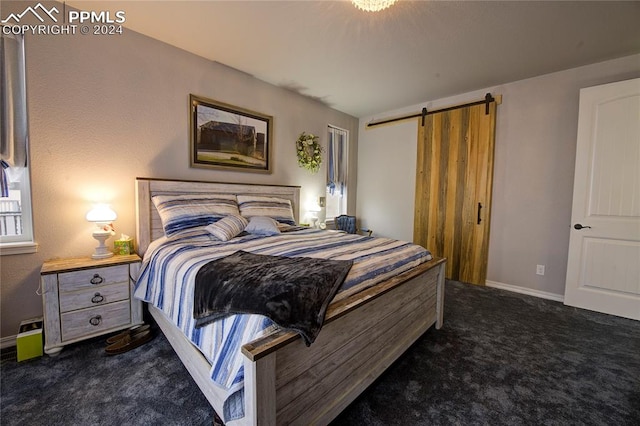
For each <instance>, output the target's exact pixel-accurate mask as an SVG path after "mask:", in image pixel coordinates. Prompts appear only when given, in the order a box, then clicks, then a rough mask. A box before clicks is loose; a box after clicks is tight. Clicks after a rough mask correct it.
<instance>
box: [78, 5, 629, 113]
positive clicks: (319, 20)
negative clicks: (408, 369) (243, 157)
mask: <svg viewBox="0 0 640 426" xmlns="http://www.w3.org/2000/svg"><path fill="white" fill-rule="evenodd" d="M67 5H70V6H72V7H76V8H78V9H82V10H88V11H91V10H93V11H99V10H105V11H114V12H115V11H116V10H124V11H125V13H126V23H125V27H127V28H129V29H131V30H134V31H137V32H140V33H142V34H146V35H148V36H150V37H153V38H155V39H158V40H161V41H164V42H166V43H168V44H171V45H174V46H177V47H179V48H182V49H184V50H187V51H189V52H192V53H195V54H197V55H200V56H203V57H205V58H209V59H211V60H213V61H216V62H220V63H222V64H225V65H227V66H230V67H232V68H235V69H238V70H240V71H243V72H245V73H248V74H250V75H253V76H254V77H256V78H258V79H260V80H263V81H266V82H269V83H272V84H274V85H277V86H281V87H285V88H288V89H290V90H293V91H296V92H299V93H300V94H302V95H305V96H309V97H312V98H315V99H317V100H319V101H321V102H323V103H325V104H326V105H329V106H330V107H332V108H335V109H337V110H340V111H343V112H346V113H348V114H351V115H353V116H356V117H365V116H368V115H372V114H375V113H379V112H384V111H389V110H392V109H396V108H401V107H404V106H409V105H414V104H418V103H420V102H425V101H428V100H436V99H439V98H443V97H447V96H452V95H456V94H460V93H466V92H469V91H474V90H479V89H483V88H486V87H490V86H494V85H498V84H502V83H508V82H512V81H517V80H521V79H524V78H528V77H533V76H537V75H541V74H546V73H550V72H555V71H560V70H563V69H568V68H573V67H577V66H581V65H586V64H591V63H595V62H600V61H604V60H608V59H613V58H617V57H622V56H627V55H630V54H634V53H639V52H640V24H638V23H639V22H640V1H624V2H613V1H578V2H571V1H546V2H539V1H534V2H529V1H487V2H485V1H426V0H423V1H408V0H400V1H399V2H398V3H396V4H395V5H394V6H392V7H391V8H389V9H387V10H384V11H382V12H378V13H368V12H363V11H361V10H359V9H356V8H355V7H354V6H353V5H352V4H351V3H350V1H346V0H341V1H313V0H310V1H84V0H78V1H67ZM638 66H639V67H640V63H639V64H638Z"/></svg>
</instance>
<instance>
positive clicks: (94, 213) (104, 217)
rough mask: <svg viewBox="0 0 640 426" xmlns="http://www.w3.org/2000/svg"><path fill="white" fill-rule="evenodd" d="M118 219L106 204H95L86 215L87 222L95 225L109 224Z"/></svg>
mask: <svg viewBox="0 0 640 426" xmlns="http://www.w3.org/2000/svg"><path fill="white" fill-rule="evenodd" d="M117 218H118V215H117V214H116V212H114V211H113V210H112V209H111V207H109V205H108V204H97V205H96V206H95V207H94V208H93V209H91V210H89V213H87V220H88V221H89V222H97V223H109V222H113V221H114V220H116V219H117Z"/></svg>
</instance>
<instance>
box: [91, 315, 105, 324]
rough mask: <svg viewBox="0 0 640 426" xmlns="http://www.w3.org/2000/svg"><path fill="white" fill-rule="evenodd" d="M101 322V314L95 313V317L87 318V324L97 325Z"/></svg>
mask: <svg viewBox="0 0 640 426" xmlns="http://www.w3.org/2000/svg"><path fill="white" fill-rule="evenodd" d="M101 322H102V315H96V316H95V317H91V318H90V319H89V324H91V325H95V326H98V325H100V323H101Z"/></svg>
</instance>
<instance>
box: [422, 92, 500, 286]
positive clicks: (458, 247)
mask: <svg viewBox="0 0 640 426" xmlns="http://www.w3.org/2000/svg"><path fill="white" fill-rule="evenodd" d="M488 105H489V106H488V109H487V105H485V104H481V105H474V106H468V107H464V108H458V109H453V110H450V111H445V112H437V113H434V114H431V115H427V116H426V117H425V120H424V125H422V123H421V121H419V123H418V126H419V129H418V163H417V175H416V199H415V216H414V217H415V219H414V227H413V239H414V242H415V243H416V244H420V245H421V246H423V247H425V248H427V249H429V250H430V251H431V252H432V253H433V254H434V255H436V256H441V257H446V258H447V273H446V277H447V278H449V279H453V280H459V281H463V282H467V283H473V284H480V285H484V284H485V281H486V278H487V258H488V248H489V218H490V217H491V187H492V182H493V153H494V140H495V137H494V136H495V135H494V134H495V121H496V103H495V102H491V103H489V104H488Z"/></svg>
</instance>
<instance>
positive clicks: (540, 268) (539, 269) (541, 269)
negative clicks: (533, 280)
mask: <svg viewBox="0 0 640 426" xmlns="http://www.w3.org/2000/svg"><path fill="white" fill-rule="evenodd" d="M536 274H538V275H544V265H537V266H536Z"/></svg>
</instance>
